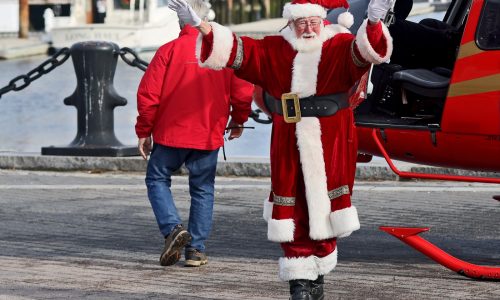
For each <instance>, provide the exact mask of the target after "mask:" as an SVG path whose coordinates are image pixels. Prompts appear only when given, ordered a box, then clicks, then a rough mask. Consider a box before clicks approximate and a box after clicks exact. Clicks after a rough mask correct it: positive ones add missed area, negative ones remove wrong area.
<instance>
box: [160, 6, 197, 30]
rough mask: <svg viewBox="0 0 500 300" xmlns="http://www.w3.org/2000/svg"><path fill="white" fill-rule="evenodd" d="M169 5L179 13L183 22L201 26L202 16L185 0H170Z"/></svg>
mask: <svg viewBox="0 0 500 300" xmlns="http://www.w3.org/2000/svg"><path fill="white" fill-rule="evenodd" d="M167 6H168V8H170V9H171V10H173V11H175V12H176V13H177V17H179V20H180V21H181V22H182V23H184V24H189V25H191V26H195V27H197V26H200V24H201V19H200V17H198V15H197V14H196V13H195V12H194V10H193V8H192V7H191V6H190V5H189V4H187V2H186V1H185V0H170V1H169V2H168V5H167Z"/></svg>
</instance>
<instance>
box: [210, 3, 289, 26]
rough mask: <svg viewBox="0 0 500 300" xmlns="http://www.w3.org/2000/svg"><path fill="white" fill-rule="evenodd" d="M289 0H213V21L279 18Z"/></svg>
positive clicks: (222, 22)
mask: <svg viewBox="0 0 500 300" xmlns="http://www.w3.org/2000/svg"><path fill="white" fill-rule="evenodd" d="M287 2H290V0H213V1H211V4H212V9H213V10H214V12H215V16H216V17H215V21H216V22H218V23H220V24H240V23H246V22H253V21H258V20H261V19H267V18H280V17H281V14H282V12H283V6H284V5H285V3H287Z"/></svg>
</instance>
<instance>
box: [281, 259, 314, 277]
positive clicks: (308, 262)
mask: <svg viewBox="0 0 500 300" xmlns="http://www.w3.org/2000/svg"><path fill="white" fill-rule="evenodd" d="M315 258H316V257H315V256H309V257H292V258H288V257H280V260H279V264H280V271H279V277H280V279H281V280H283V281H290V280H294V279H308V280H316V278H317V277H318V270H317V263H316V261H315Z"/></svg>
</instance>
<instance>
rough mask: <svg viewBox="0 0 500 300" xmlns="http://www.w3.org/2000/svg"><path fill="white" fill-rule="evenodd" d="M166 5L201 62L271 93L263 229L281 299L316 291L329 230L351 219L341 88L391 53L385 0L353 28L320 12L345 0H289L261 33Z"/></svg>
mask: <svg viewBox="0 0 500 300" xmlns="http://www.w3.org/2000/svg"><path fill="white" fill-rule="evenodd" d="M168 6H169V7H170V8H172V9H173V10H175V11H176V12H177V15H178V16H179V19H181V20H183V21H184V22H186V23H189V24H192V25H194V26H196V28H197V29H198V30H199V31H200V33H201V35H202V36H201V37H200V38H199V39H198V44H197V57H198V58H199V61H200V63H201V64H202V65H203V66H205V67H208V68H215V69H220V68H223V67H231V68H233V69H235V72H236V74H237V75H238V76H239V77H241V78H243V79H245V80H248V81H250V82H252V83H254V84H258V85H260V86H261V87H262V88H263V89H264V90H265V91H266V92H268V93H269V94H270V95H271V96H273V98H275V100H272V103H270V109H271V111H272V119H273V133H272V137H271V189H272V191H271V193H270V197H269V199H266V202H265V206H264V217H265V219H266V220H267V221H268V223H267V229H268V230H267V237H268V239H269V240H271V241H274V242H279V243H281V248H282V249H283V253H284V255H283V257H282V258H280V261H279V276H280V278H281V279H282V280H285V281H289V284H290V294H291V299H293V300H299V299H301V300H310V299H324V293H323V276H324V275H325V274H328V273H329V272H330V271H332V270H333V269H334V268H335V266H336V264H337V238H343V237H347V236H349V235H350V234H351V233H352V232H353V231H355V230H358V229H359V228H360V223H359V220H358V213H357V210H356V207H354V206H353V205H351V192H352V187H353V183H354V173H355V167H356V154H357V153H356V152H357V151H356V150H357V149H356V147H357V144H356V142H357V140H356V130H355V127H354V118H353V112H352V108H351V107H350V104H349V101H348V95H347V92H348V91H349V89H350V88H351V87H352V86H353V85H354V84H355V83H356V82H357V81H358V80H359V79H360V78H361V77H362V76H363V75H364V74H365V73H366V72H367V71H368V70H369V68H370V65H371V63H375V64H379V63H382V62H386V61H387V60H388V59H389V57H390V55H391V51H392V40H391V37H390V35H389V32H388V30H387V28H386V27H385V25H384V24H383V23H382V22H381V21H380V19H384V17H385V15H386V14H387V11H388V10H389V9H390V7H391V0H371V1H370V4H369V6H368V20H365V21H364V22H363V24H362V25H361V27H360V28H359V30H358V32H357V35H356V36H354V35H352V34H351V33H349V31H348V30H347V28H346V27H349V26H350V25H352V24H353V20H352V15H351V16H350V17H349V15H342V14H341V15H340V16H339V25H333V24H325V22H324V18H325V17H326V8H328V9H331V8H336V7H346V8H347V7H348V4H347V1H346V0H293V1H292V2H291V3H287V4H286V5H285V7H284V9H283V17H284V18H286V19H288V20H289V21H288V25H287V27H286V28H284V29H283V30H282V31H281V32H280V35H275V36H267V37H265V38H264V39H261V40H255V39H252V38H250V37H244V36H242V37H239V36H236V35H235V34H234V33H232V32H231V30H230V29H229V28H227V27H224V26H222V25H219V24H217V23H215V22H210V23H207V22H204V21H202V20H201V19H200V18H199V17H197V16H196V13H195V12H194V11H193V10H192V9H191V7H189V5H188V4H186V2H185V1H184V0H170V2H169V4H168Z"/></svg>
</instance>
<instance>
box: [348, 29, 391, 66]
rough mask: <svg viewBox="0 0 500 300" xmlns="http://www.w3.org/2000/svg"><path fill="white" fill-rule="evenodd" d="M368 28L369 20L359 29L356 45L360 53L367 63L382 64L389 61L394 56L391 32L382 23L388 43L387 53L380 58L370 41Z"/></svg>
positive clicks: (383, 32)
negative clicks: (367, 32)
mask: <svg viewBox="0 0 500 300" xmlns="http://www.w3.org/2000/svg"><path fill="white" fill-rule="evenodd" d="M366 26H368V19H366V20H365V21H364V22H363V24H361V26H360V27H359V29H358V34H357V35H356V45H358V49H359V53H360V54H361V56H363V58H364V59H365V60H366V61H368V62H370V63H374V64H381V63H383V62H386V61H388V60H389V58H390V57H391V54H392V37H391V35H390V33H389V30H388V29H387V27H386V26H385V24H384V23H382V34H383V35H384V37H385V40H386V43H387V45H386V47H387V52H386V53H385V55H384V56H380V55H379V54H378V53H377V52H376V51H375V50H374V49H373V47H372V45H371V44H370V42H369V41H368V35H367V34H366Z"/></svg>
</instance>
